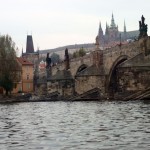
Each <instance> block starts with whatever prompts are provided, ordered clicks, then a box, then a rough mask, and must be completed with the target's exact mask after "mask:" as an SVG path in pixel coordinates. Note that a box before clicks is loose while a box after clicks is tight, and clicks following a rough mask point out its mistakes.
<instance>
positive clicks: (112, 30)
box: [108, 13, 118, 43]
mask: <svg viewBox="0 0 150 150" xmlns="http://www.w3.org/2000/svg"><path fill="white" fill-rule="evenodd" d="M108 38H109V41H108V42H111V43H112V42H114V41H117V40H118V26H116V24H115V20H114V15H113V13H112V18H111V24H110V27H109V28H108Z"/></svg>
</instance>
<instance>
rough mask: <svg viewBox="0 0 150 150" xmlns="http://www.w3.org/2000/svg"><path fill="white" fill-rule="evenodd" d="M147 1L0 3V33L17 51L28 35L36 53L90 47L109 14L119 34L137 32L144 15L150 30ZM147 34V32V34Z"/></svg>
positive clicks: (2, 0) (22, 0) (12, 0)
mask: <svg viewBox="0 0 150 150" xmlns="http://www.w3.org/2000/svg"><path fill="white" fill-rule="evenodd" d="M149 7H150V0H144V1H138V0H132V1H131V0H0V19H1V23H0V33H1V34H9V35H10V36H11V37H12V38H13V41H14V42H15V43H16V46H18V47H19V49H20V51H21V49H22V47H23V49H24V50H25V47H26V36H27V33H28V34H31V33H32V35H33V41H34V47H35V50H36V49H37V47H38V46H39V47H40V49H48V48H55V47H59V46H64V45H69V44H78V43H92V42H95V37H96V35H97V33H98V26H99V22H100V21H101V24H102V28H103V31H104V30H105V25H106V22H107V23H108V24H110V21H111V15H112V12H113V14H114V19H115V23H116V24H117V25H118V26H119V30H120V31H122V30H123V24H124V20H125V22H126V27H127V31H130V30H138V28H139V25H138V21H139V20H140V19H141V15H142V14H143V15H144V17H145V18H146V20H145V23H146V24H148V28H149V26H150V9H149ZM148 33H150V31H148Z"/></svg>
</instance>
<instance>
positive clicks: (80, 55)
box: [73, 47, 86, 58]
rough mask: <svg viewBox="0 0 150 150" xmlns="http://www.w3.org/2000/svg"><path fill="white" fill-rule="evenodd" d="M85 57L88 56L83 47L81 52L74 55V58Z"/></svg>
mask: <svg viewBox="0 0 150 150" xmlns="http://www.w3.org/2000/svg"><path fill="white" fill-rule="evenodd" d="M84 55H86V52H85V50H84V48H83V47H82V48H80V50H79V51H75V52H74V53H73V58H78V57H83V56H84Z"/></svg>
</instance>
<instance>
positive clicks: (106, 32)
mask: <svg viewBox="0 0 150 150" xmlns="http://www.w3.org/2000/svg"><path fill="white" fill-rule="evenodd" d="M105 34H106V35H107V34H108V24H107V22H106V30H105Z"/></svg>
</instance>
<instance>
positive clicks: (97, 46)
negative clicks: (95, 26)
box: [95, 35, 99, 48]
mask: <svg viewBox="0 0 150 150" xmlns="http://www.w3.org/2000/svg"><path fill="white" fill-rule="evenodd" d="M95 45H96V48H99V36H98V35H97V36H96V39H95Z"/></svg>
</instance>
